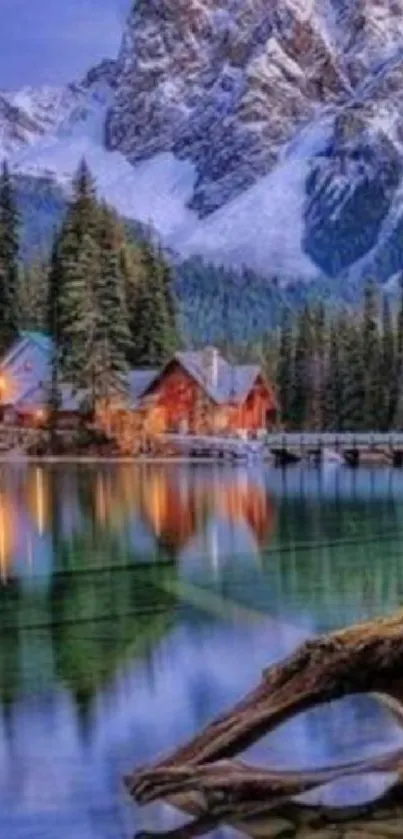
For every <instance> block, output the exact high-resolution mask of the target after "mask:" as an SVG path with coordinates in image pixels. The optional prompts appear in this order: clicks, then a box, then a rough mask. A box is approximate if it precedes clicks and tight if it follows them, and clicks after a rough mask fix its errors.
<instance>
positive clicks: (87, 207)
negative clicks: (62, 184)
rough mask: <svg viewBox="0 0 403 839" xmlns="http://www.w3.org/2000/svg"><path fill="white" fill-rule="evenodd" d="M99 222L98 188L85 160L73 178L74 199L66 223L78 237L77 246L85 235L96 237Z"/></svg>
mask: <svg viewBox="0 0 403 839" xmlns="http://www.w3.org/2000/svg"><path fill="white" fill-rule="evenodd" d="M98 220H99V205H98V202H97V194H96V186H95V181H94V178H93V176H92V174H91V171H90V169H89V167H88V165H87V163H86V161H85V159H83V160H82V161H81V163H80V164H79V166H78V168H77V171H76V173H75V175H74V178H73V198H72V201H71V203H70V207H69V212H68V214H67V220H66V223H67V225H68V226H70V227H71V230H72V232H73V234H74V235H75V236H76V237H77V244H78V245H79V244H80V242H82V240H83V238H84V236H85V235H88V234H90V235H96V229H97V225H98Z"/></svg>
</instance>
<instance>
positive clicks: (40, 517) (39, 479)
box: [35, 469, 45, 536]
mask: <svg viewBox="0 0 403 839" xmlns="http://www.w3.org/2000/svg"><path fill="white" fill-rule="evenodd" d="M35 484H36V493H35V496H36V523H37V527H38V532H39V534H40V536H43V534H44V532H45V494H44V484H43V472H42V469H36V471H35Z"/></svg>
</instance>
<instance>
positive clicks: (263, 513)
mask: <svg viewBox="0 0 403 839" xmlns="http://www.w3.org/2000/svg"><path fill="white" fill-rule="evenodd" d="M275 526H276V513H275V505H274V502H273V499H272V498H271V496H270V494H269V492H268V490H267V487H266V486H265V484H264V482H262V481H261V480H260V479H259V476H255V475H253V474H252V475H249V474H248V473H247V472H244V471H242V470H239V471H238V470H236V469H229V470H225V469H215V468H214V467H213V468H212V467H208V468H207V469H200V470H195V471H193V470H192V469H188V468H186V469H179V470H178V469H177V468H172V467H169V466H156V465H153V466H151V465H150V466H147V465H145V466H141V467H135V468H131V467H126V466H120V467H117V468H114V467H109V466H104V465H101V466H99V467H96V468H93V469H92V468H90V467H89V468H88V469H87V471H84V470H82V469H80V468H74V467H71V468H66V467H64V468H63V469H59V468H45V467H42V466H32V467H29V468H27V469H16V470H15V471H13V470H10V471H7V472H6V471H4V472H3V474H2V476H1V484H0V573H1V579H2V580H3V582H4V581H6V580H7V579H8V578H10V577H13V576H14V574H17V575H18V574H20V573H23V570H24V565H26V566H29V565H30V564H31V563H32V562H36V563H38V564H39V567H42V568H44V567H46V568H47V569H48V571H50V570H51V567H52V561H53V559H54V557H53V554H54V553H55V552H56V553H57V546H58V544H60V543H62V542H63V543H64V544H65V549H66V550H67V551H68V550H69V545H70V546H71V545H72V544H73V543H74V541H75V540H77V538H78V536H79V535H81V536H82V537H83V538H85V540H86V541H87V542H88V543H91V547H92V548H96V547H97V544H98V547H99V549H100V555H101V553H102V555H103V554H106V548H107V546H108V543H110V542H111V540H113V538H116V540H117V542H118V544H119V546H120V550H121V551H123V550H124V551H126V553H127V555H128V556H129V555H130V554H132V559H135V560H141V559H148V560H150V559H153V558H154V559H157V558H158V557H160V558H162V557H163V556H165V558H166V559H171V560H178V559H180V558H186V557H189V555H192V553H193V554H197V555H200V553H202V554H203V555H206V553H207V554H208V553H209V550H210V549H211V550H212V552H213V553H214V557H215V559H217V556H216V554H217V552H218V554H219V555H222V556H225V555H230V554H233V552H234V550H235V551H236V550H237V546H238V550H242V551H244V552H245V554H246V553H248V554H250V553H252V554H253V553H259V551H260V550H262V549H263V548H264V547H268V545H269V543H270V540H271V537H272V536H273V534H274V531H275ZM211 534H213V535H214V534H216V535H217V534H218V537H219V538H218V543H217V544H215V546H214V550H213V549H212V547H211V546H212V544H213V542H214V539H212V535H211ZM55 540H56V543H57V544H56V545H55V544H53V543H54V541H55ZM115 559H116V554H114V553H111V554H110V555H109V558H108V557H107V556H106V555H105V556H103V560H105V561H109V562H110V563H111V564H112V565H113V563H114V561H115ZM55 561H56V560H55ZM89 561H94V558H93V557H92V559H89Z"/></svg>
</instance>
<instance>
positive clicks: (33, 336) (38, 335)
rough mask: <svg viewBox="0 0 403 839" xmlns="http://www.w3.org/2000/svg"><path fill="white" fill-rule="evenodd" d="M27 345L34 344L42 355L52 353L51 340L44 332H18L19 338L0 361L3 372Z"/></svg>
mask: <svg viewBox="0 0 403 839" xmlns="http://www.w3.org/2000/svg"><path fill="white" fill-rule="evenodd" d="M29 343H32V344H35V346H37V347H39V349H40V350H41V351H42V352H43V353H44V355H50V353H51V351H52V346H53V342H52V339H51V338H50V337H49V336H48V335H45V333H44V332H30V331H23V332H20V334H19V336H18V337H17V338H16V339H15V341H14V343H13V344H12V345H11V347H10V348H9V349H8V351H7V352H6V353H5V355H4V356H3V358H2V359H1V362H0V367H1V368H2V369H3V370H4V368H6V367H7V366H8V365H9V364H11V363H12V362H13V361H14V359H15V358H17V356H18V355H19V353H21V352H22V350H23V349H24V348H25V347H26V345H27V344H29Z"/></svg>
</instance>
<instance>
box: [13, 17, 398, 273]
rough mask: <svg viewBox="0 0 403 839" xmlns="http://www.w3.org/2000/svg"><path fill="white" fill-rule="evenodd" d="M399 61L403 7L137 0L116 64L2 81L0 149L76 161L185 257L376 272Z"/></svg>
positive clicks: (391, 180) (391, 223)
mask: <svg viewBox="0 0 403 839" xmlns="http://www.w3.org/2000/svg"><path fill="white" fill-rule="evenodd" d="M402 57H403V0H135V2H134V3H133V7H132V10H131V12H130V14H129V15H128V19H127V23H126V26H125V29H124V32H123V36H122V44H121V49H120V52H119V55H118V57H117V60H116V61H105V62H102V63H101V65H100V66H99V67H96V68H94V69H92V70H91V71H90V72H89V73H88V74H87V76H86V78H85V79H84V80H82V81H81V82H80V83H76V84H72V85H68V86H67V87H66V88H64V89H60V90H53V89H52V88H43V89H41V90H39V91H32V90H30V89H25V90H23V91H18V92H16V93H14V94H10V93H8V92H3V93H1V92H0V145H1V147H2V148H3V149H5V151H6V152H7V154H8V153H10V154H11V156H12V155H13V150H14V151H15V150H17V152H16V153H15V154H14V165H15V167H16V168H17V169H18V170H19V171H23V172H27V171H29V172H30V173H31V174H32V173H33V172H34V171H36V169H38V168H39V169H40V172H41V173H43V172H45V173H51V174H53V175H55V176H56V177H57V178H59V179H60V180H61V179H62V176H63V177H68V175H69V174H71V171H72V169H73V168H74V166H75V164H76V162H77V158H78V156H87V157H88V158H89V162H90V164H91V163H92V165H93V166H94V171H95V174H96V175H97V177H99V178H100V184H101V189H103V190H104V192H105V197H106V198H107V199H108V200H110V201H111V202H112V203H115V204H116V206H118V207H119V209H120V210H121V211H122V212H124V213H125V215H128V216H130V215H131V216H133V217H135V216H137V217H138V218H139V219H140V220H142V221H145V222H148V221H150V220H152V221H153V222H154V224H155V225H156V227H157V228H158V229H159V230H160V231H161V234H162V235H163V236H165V240H168V243H169V245H170V246H171V247H174V248H176V249H177V250H178V251H180V252H181V253H182V254H184V255H191V254H194V253H203V254H204V255H206V256H207V257H210V258H211V259H214V260H216V261H221V262H230V263H231V264H234V263H235V264H237V265H239V264H240V263H243V262H245V263H247V264H249V265H251V266H252V267H254V268H255V269H256V270H259V271H260V272H263V273H264V272H267V271H268V270H269V269H268V266H270V271H272V270H274V271H275V272H276V273H278V274H280V275H282V274H284V275H287V274H288V276H290V275H292V276H293V277H294V276H295V274H297V273H298V272H300V273H301V275H303V276H305V277H306V276H308V277H310V276H311V275H312V273H313V274H315V272H316V273H317V272H318V271H321V272H324V273H325V274H327V275H328V276H329V275H330V276H331V277H337V278H339V277H340V274H341V273H343V272H344V273H346V272H347V273H349V272H352V273H354V272H356V273H357V272H358V273H359V272H363V271H365V270H367V268H368V266H370V267H371V270H372V269H373V268H374V269H376V270H377V271H378V272H379V274H380V276H381V277H382V278H384V279H386V278H387V277H388V276H389V275H390V274H391V272H392V273H395V272H396V270H398V268H399V267H400V255H399V254H400V250H399V248H398V247H396V242H397V241H400V239H399V237H401V235H403V221H402V209H403V198H402V196H403V184H402V176H403V62H402ZM24 143H25V144H28V145H29V146H30V148H31V149H32V150H31V152H30V154H28V155H24V154H21V152H20V149H21V145H23V144H24ZM128 183H130V184H131V188H130V190H129V189H128V188H127V184H128ZM399 247H400V246H399ZM401 262H402V266H403V256H402V259H401Z"/></svg>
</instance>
